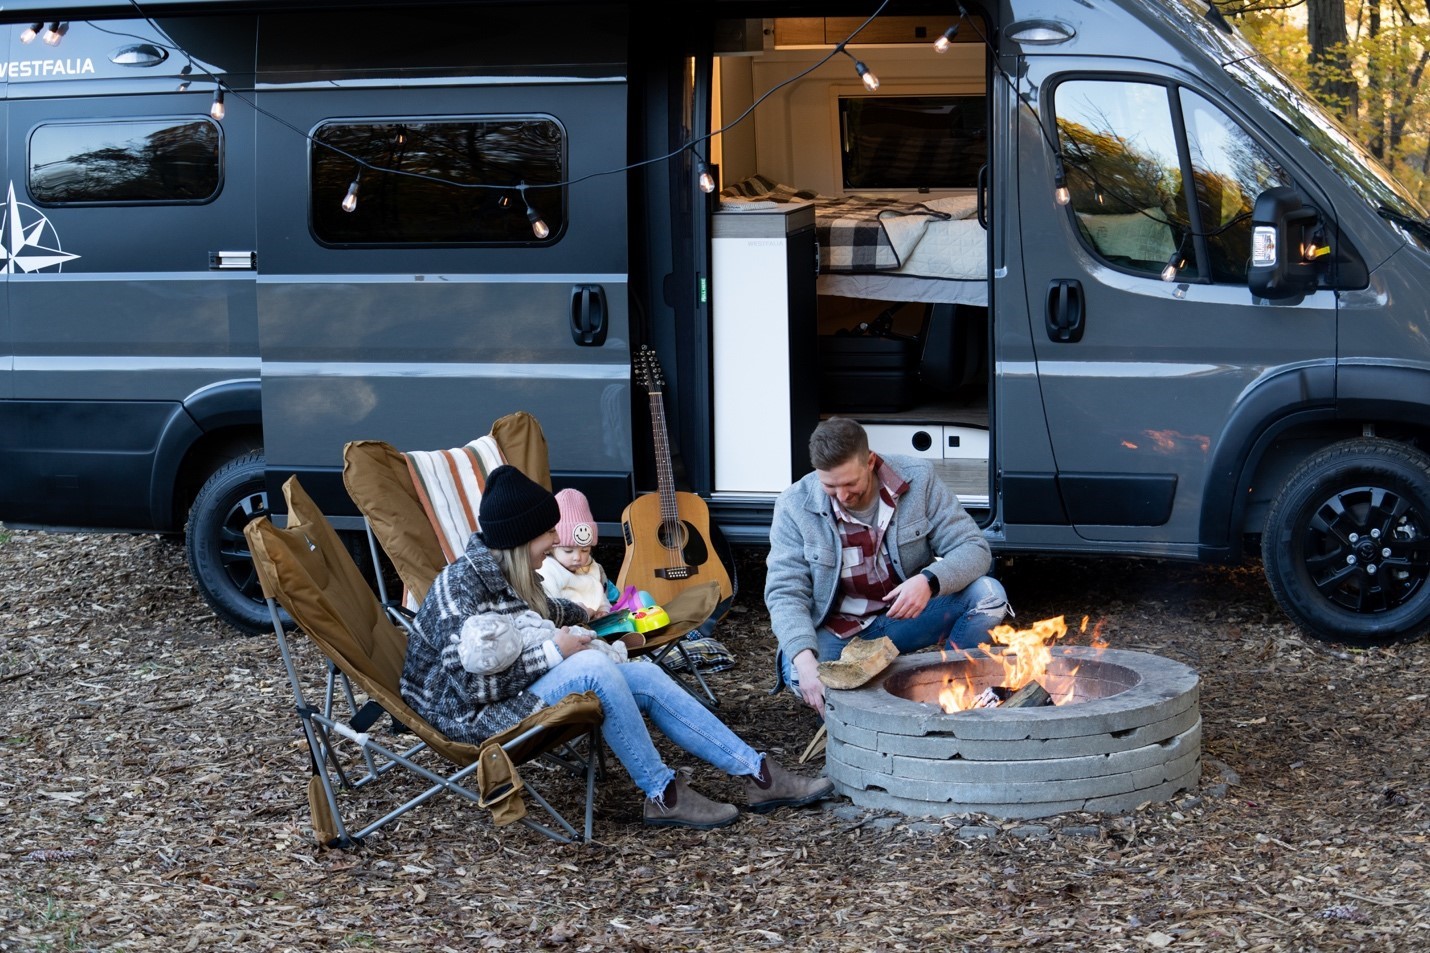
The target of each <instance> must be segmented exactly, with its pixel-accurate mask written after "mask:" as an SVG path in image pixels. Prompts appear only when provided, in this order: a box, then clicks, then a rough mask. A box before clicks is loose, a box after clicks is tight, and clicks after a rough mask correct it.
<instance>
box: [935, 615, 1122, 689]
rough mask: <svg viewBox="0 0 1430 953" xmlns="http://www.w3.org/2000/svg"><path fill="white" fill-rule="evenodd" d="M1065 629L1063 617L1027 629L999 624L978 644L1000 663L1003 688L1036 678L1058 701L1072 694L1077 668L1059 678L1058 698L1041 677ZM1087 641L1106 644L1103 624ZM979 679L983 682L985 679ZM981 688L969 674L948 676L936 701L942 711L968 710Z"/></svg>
mask: <svg viewBox="0 0 1430 953" xmlns="http://www.w3.org/2000/svg"><path fill="white" fill-rule="evenodd" d="M1087 631H1088V619H1087V617H1086V616H1084V617H1083V620H1082V626H1081V628H1080V629H1079V632H1080V633H1082V634H1087ZM1067 632H1068V626H1067V622H1066V621H1065V619H1064V617H1063V616H1057V617H1055V618H1052V619H1043V620H1041V621H1039V622H1034V623H1033V625H1032V626H1031V627H1029V628H1026V629H1015V628H1013V627H1012V626H1011V625H1000V626H998V627H997V628H994V629H991V630H989V632H988V635H989V638H990V639H991V644H990V643H987V642H984V643H980V644H979V646H978V647H979V648H980V649H982V650H983V651H984V652H986V653H987V654H988V655H990V656H993V657H994V658H995V659H996V660H997V661H998V662H1000V663H1001V664H1002V666H1003V681H1002V683H1001V687H1002V688H1005V689H1007V690H1008V691H1010V692H1016V691H1017V690H1018V689H1020V688H1022V687H1023V686H1024V685H1027V684H1028V683H1029V682H1032V681H1037V682H1038V683H1039V684H1042V686H1043V688H1045V689H1047V691H1048V693H1049V694H1050V695H1052V696H1053V700H1054V702H1060V701H1065V700H1067V699H1068V698H1069V697H1071V695H1072V685H1071V683H1072V676H1074V675H1076V674H1077V670H1076V669H1074V670H1073V671H1071V672H1069V673H1067V675H1064V676H1062V677H1061V678H1060V679H1058V681H1060V682H1063V683H1065V687H1064V689H1063V691H1062V692H1061V695H1062V697H1061V698H1059V697H1058V695H1059V692H1057V691H1055V689H1054V686H1052V685H1049V684H1047V683H1046V682H1045V681H1044V680H1045V678H1046V677H1047V671H1048V663H1049V662H1050V661H1052V657H1053V651H1052V646H1053V644H1054V643H1055V642H1057V641H1058V639H1061V638H1062V637H1063V636H1065V635H1067ZM1089 641H1090V643H1091V645H1092V646H1093V647H1094V648H1105V647H1106V645H1107V643H1106V642H1104V641H1103V640H1102V623H1101V622H1100V621H1099V622H1098V623H1097V624H1096V625H1094V626H1093V628H1092V634H1091V637H1090V639H1089ZM981 681H986V679H982V680H981ZM982 690H983V689H982V688H980V687H979V686H976V685H975V684H974V683H973V681H972V680H971V674H970V675H969V676H965V677H962V678H957V677H955V676H953V675H948V676H946V677H945V679H944V684H943V688H942V689H941V690H940V691H939V694H938V703H939V706H940V707H941V708H943V710H944V711H945V712H949V713H952V712H956V711H967V710H969V709H970V708H974V707H977V705H976V703H977V699H978V695H979V693H980V692H981V691H982Z"/></svg>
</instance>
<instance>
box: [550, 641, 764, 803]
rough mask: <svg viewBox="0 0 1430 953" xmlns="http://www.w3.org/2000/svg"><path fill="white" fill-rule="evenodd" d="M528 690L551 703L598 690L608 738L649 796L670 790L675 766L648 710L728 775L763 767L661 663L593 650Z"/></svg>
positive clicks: (677, 739)
mask: <svg viewBox="0 0 1430 953" xmlns="http://www.w3.org/2000/svg"><path fill="white" fill-rule="evenodd" d="M526 690H527V691H529V692H531V693H532V694H533V695H535V696H536V697H537V698H540V699H541V700H542V701H544V702H546V703H547V704H548V705H549V704H552V703H553V702H557V701H559V700H561V699H562V698H565V697H566V696H567V695H569V694H571V693H572V692H585V691H592V692H595V693H596V697H597V698H599V699H600V700H601V709H602V711H604V712H605V715H606V720H605V724H604V725H603V726H602V727H601V733H602V736H603V737H604V738H605V739H606V744H608V745H610V748H611V751H612V752H613V753H614V754H615V756H616V758H617V759H618V760H619V761H620V762H621V764H623V765H625V768H626V770H627V771H628V772H630V775H631V780H633V781H635V783H636V787H638V788H640V789H641V790H642V791H644V792H645V794H646V797H654V798H658V797H660V796H661V795H662V794H664V793H665V788H666V785H668V784H669V783H670V782H671V780H672V779H674V778H675V771H674V770H673V769H671V768H669V767H667V766H666V764H665V762H663V761H661V759H660V754H659V753H658V752H657V751H656V750H655V744H654V743H653V742H652V741H651V740H650V731H649V729H647V728H646V724H645V719H644V718H642V717H641V716H642V714H645V715H649V716H650V720H651V721H653V722H655V725H656V727H657V728H659V729H660V730H661V731H662V732H663V733H664V734H665V736H666V737H667V738H669V739H670V740H671V741H673V742H674V743H675V744H676V745H677V746H678V747H680V748H682V749H684V750H685V751H688V752H689V753H690V754H693V755H695V756H696V757H697V758H700V759H701V760H703V761H707V762H709V763H710V764H712V765H714V766H715V767H717V768H719V769H720V770H721V771H724V772H725V773H726V774H731V775H743V774H754V773H756V772H757V771H759V770H760V753H759V752H758V751H756V750H755V749H754V748H751V747H750V746H749V745H747V744H745V742H743V741H741V740H740V737H739V736H738V735H736V734H735V733H734V732H733V731H731V730H730V729H729V728H727V727H726V726H725V723H724V722H722V721H721V720H720V719H718V718H716V717H715V716H714V715H712V714H711V713H710V710H709V709H708V708H706V707H705V706H704V705H702V704H700V703H699V702H698V701H696V700H695V698H694V697H693V696H691V694H690V693H689V692H687V691H686V690H685V689H683V688H681V687H680V686H679V685H677V684H676V683H675V682H674V681H673V680H672V679H671V677H670V676H669V675H667V674H666V673H665V670H664V669H662V668H661V667H660V666H659V665H656V664H654V663H651V662H640V661H636V662H626V663H624V664H621V665H617V664H616V663H615V662H612V661H611V660H610V659H609V658H607V657H606V656H605V655H603V654H601V653H600V652H595V651H591V650H589V649H588V650H586V651H584V652H577V653H576V654H575V655H572V656H571V657H570V658H567V659H563V660H562V661H561V663H560V664H558V665H557V666H556V667H555V668H553V669H551V670H550V671H548V672H547V673H546V674H545V675H543V676H541V677H540V678H538V679H537V680H536V681H534V682H532V683H531V684H530V685H528V686H527V689H526Z"/></svg>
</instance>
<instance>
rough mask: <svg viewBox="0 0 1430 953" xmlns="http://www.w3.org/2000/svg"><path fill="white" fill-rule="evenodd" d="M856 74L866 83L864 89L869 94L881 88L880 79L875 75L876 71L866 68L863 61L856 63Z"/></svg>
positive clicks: (856, 61)
mask: <svg viewBox="0 0 1430 953" xmlns="http://www.w3.org/2000/svg"><path fill="white" fill-rule="evenodd" d="M854 72H856V73H858V74H859V78H860V79H862V80H863V81H864V88H865V89H867V90H868V91H869V92H871V93H872V92H873V91H874V90H876V89H878V88H879V77H877V76H875V75H874V71H873V70H871V69H869V67H867V66H865V65H864V64H863V63H862V62H861V61H859V60H855V61H854Z"/></svg>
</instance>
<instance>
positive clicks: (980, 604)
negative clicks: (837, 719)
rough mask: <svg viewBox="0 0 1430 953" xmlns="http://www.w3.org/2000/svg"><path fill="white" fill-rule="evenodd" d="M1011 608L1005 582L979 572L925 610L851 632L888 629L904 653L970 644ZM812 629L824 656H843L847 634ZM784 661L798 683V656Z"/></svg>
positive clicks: (788, 676)
mask: <svg viewBox="0 0 1430 953" xmlns="http://www.w3.org/2000/svg"><path fill="white" fill-rule="evenodd" d="M1010 611H1011V610H1010V609H1009V608H1008V594H1007V593H1006V592H1004V591H1003V584H1002V583H1000V582H999V581H998V580H997V579H994V578H993V577H992V576H979V577H978V578H977V579H975V580H973V581H972V582H971V583H969V584H968V585H967V586H966V587H965V588H964V589H963V590H961V591H959V592H953V593H949V594H948V595H946V596H938V597H936V598H933V599H930V600H929V603H928V605H926V606H924V611H923V612H920V613H919V614H918V615H917V616H915V617H914V618H912V619H891V618H889V617H888V615H887V614H884V613H881V614H880V615H879V616H877V617H876V618H875V619H874V621H873V622H870V623H869V625H868V626H867V627H866V628H865V629H864V631H862V632H860V633H859V634H858V635H855V636H853V638H856V639H877V638H879V637H880V636H884V635H887V636H888V637H889V641H891V642H893V643H894V646H895V647H896V648H898V650H899V653H900V654H901V655H902V654H903V653H905V652H915V651H917V650H919V649H922V648H927V647H928V646H930V645H941V646H942V647H943V648H946V649H953V648H960V649H971V648H975V647H977V645H978V643H979V642H987V641H988V630H989V629H991V628H993V627H994V626H996V625H998V624H999V623H1001V622H1002V621H1003V617H1004V616H1005V615H1008V614H1009V613H1010ZM814 634H815V638H816V640H817V645H818V648H817V650H816V651H817V652H818V654H819V659H820V661H822V662H832V661H834V660H835V659H837V658H839V653H840V652H843V651H844V646H845V645H847V644H848V640H847V639H841V638H840V637H839V636H837V635H835V634H834V633H832V632H830V631H829V630H828V629H827V628H825V627H824V626H820V627H819V628H817V629H815V630H814ZM780 664H781V665H782V667H783V669H784V678H785V681H786V682H787V683H788V684H789V686H790V688H792V689H798V688H799V679H798V678H797V677H796V674H795V670H794V660H793V659H788V658H785V657H784V654H783V653H781V654H780Z"/></svg>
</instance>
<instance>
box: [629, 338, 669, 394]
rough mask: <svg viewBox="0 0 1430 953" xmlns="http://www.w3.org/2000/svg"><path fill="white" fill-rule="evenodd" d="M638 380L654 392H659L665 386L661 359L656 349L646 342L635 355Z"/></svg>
mask: <svg viewBox="0 0 1430 953" xmlns="http://www.w3.org/2000/svg"><path fill="white" fill-rule="evenodd" d="M635 372H636V381H637V382H638V383H639V384H640V385H641V386H642V387H644V388H645V389H646V390H647V391H649V392H650V393H652V394H659V393H660V392H661V391H662V390H663V389H664V388H665V378H664V376H663V375H662V374H661V370H660V359H659V358H657V357H656V356H655V351H653V350H651V348H650V347H648V346H647V345H645V344H642V345H641V349H640V351H639V352H638V353H637V354H636V356H635Z"/></svg>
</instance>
